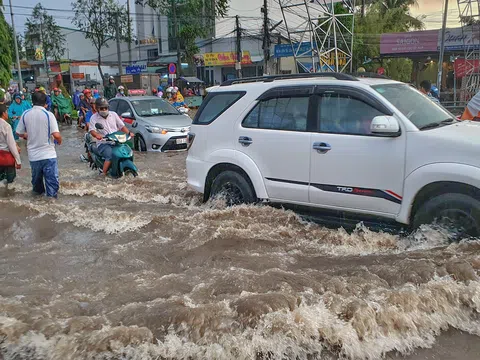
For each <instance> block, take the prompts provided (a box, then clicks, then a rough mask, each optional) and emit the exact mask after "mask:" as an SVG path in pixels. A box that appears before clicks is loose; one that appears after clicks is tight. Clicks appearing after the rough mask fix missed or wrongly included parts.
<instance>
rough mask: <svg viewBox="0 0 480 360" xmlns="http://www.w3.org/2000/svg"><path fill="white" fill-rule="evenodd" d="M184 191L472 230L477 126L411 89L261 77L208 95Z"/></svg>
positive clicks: (336, 78) (194, 133)
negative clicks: (442, 222) (450, 224)
mask: <svg viewBox="0 0 480 360" xmlns="http://www.w3.org/2000/svg"><path fill="white" fill-rule="evenodd" d="M189 146H190V148H189V153H188V158H187V172H188V184H189V185H190V186H191V187H192V188H193V189H195V190H196V191H199V192H201V193H203V194H204V199H205V200H207V199H208V198H209V197H211V196H215V195H217V194H220V193H223V194H225V196H227V199H228V201H229V202H230V203H240V202H246V203H250V202H256V201H259V200H267V201H270V202H274V203H283V204H296V205H303V206H307V207H309V208H322V209H327V210H335V211H336V212H338V211H341V212H346V213H354V214H363V215H374V216H375V217H381V218H384V219H387V218H388V219H394V220H396V221H397V222H399V223H402V224H410V225H412V226H413V227H417V226H419V225H420V224H424V223H430V222H433V221H434V220H445V219H449V221H453V222H454V225H455V226H456V227H459V228H461V229H462V230H463V231H464V232H465V233H467V234H471V235H478V234H479V233H480V123H476V122H470V121H463V122H459V121H457V120H456V119H455V118H454V117H453V115H452V114H451V113H449V112H448V111H446V110H445V109H443V108H442V107H441V106H439V105H436V104H435V103H433V102H432V101H430V100H429V99H428V98H427V97H426V96H423V95H422V94H421V93H419V92H418V91H417V90H415V89H414V88H412V87H411V86H409V85H407V84H404V83H400V82H396V81H392V80H388V79H380V78H356V77H352V76H349V75H345V74H337V73H333V74H331V73H329V74H308V75H300V76H294V75H290V76H270V77H263V78H250V79H240V80H236V81H228V82H226V83H223V84H222V85H221V86H217V87H214V88H212V89H210V91H209V94H208V96H207V98H206V100H205V102H204V103H203V105H202V107H201V108H200V110H199V112H198V113H197V115H196V117H195V119H194V121H193V124H192V127H191V133H190V134H189Z"/></svg>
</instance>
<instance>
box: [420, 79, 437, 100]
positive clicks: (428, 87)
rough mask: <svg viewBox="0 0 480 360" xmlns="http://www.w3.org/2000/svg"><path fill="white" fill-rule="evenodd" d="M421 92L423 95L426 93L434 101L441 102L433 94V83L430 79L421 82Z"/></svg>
mask: <svg viewBox="0 0 480 360" xmlns="http://www.w3.org/2000/svg"><path fill="white" fill-rule="evenodd" d="M419 90H420V92H421V93H422V94H423V95H426V96H427V97H428V98H429V99H430V100H432V101H433V102H434V103H437V104H440V101H439V100H438V99H437V98H435V97H433V96H432V83H431V82H430V81H428V80H423V81H422V82H421V83H420V89H419Z"/></svg>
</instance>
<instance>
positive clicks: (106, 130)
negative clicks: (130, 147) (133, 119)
mask: <svg viewBox="0 0 480 360" xmlns="http://www.w3.org/2000/svg"><path fill="white" fill-rule="evenodd" d="M95 107H96V110H97V113H96V114H93V115H92V117H91V118H90V123H89V126H88V129H89V132H90V135H91V136H93V137H94V138H96V139H97V149H96V153H98V154H99V155H100V156H101V157H103V158H104V159H105V162H104V164H103V172H102V174H103V175H104V176H106V175H107V173H108V169H109V168H110V166H111V164H112V153H113V145H112V144H110V143H108V142H107V141H105V140H104V136H106V135H108V134H111V133H114V132H117V131H122V132H124V133H125V134H130V136H131V137H133V136H134V135H133V134H132V133H130V131H128V129H127V127H126V126H125V124H124V123H123V121H122V120H121V119H120V117H119V116H118V115H117V114H116V113H115V112H113V111H109V110H108V101H107V99H105V98H98V99H97V100H95ZM97 123H99V124H102V125H103V129H102V130H99V129H97V128H95V124H97Z"/></svg>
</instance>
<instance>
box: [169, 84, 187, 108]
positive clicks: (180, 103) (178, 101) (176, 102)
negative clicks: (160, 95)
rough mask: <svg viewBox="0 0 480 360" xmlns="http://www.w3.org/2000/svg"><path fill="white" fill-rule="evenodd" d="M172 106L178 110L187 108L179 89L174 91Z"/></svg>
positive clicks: (175, 88)
mask: <svg viewBox="0 0 480 360" xmlns="http://www.w3.org/2000/svg"><path fill="white" fill-rule="evenodd" d="M172 105H173V106H174V107H176V108H179V107H185V99H184V98H183V95H182V94H181V93H180V91H178V88H177V87H174V88H173V90H172Z"/></svg>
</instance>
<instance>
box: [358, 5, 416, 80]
mask: <svg viewBox="0 0 480 360" xmlns="http://www.w3.org/2000/svg"><path fill="white" fill-rule="evenodd" d="M400 2H401V1H398V6H397V7H393V8H388V6H386V4H387V3H388V4H387V5H389V6H393V5H394V4H393V3H394V2H393V1H388V2H387V1H378V0H377V1H376V2H375V3H373V4H372V5H370V6H368V8H367V10H366V13H365V16H364V17H362V16H361V15H359V16H357V17H356V18H355V35H354V47H353V61H354V69H357V68H358V67H360V66H363V67H366V68H367V69H368V70H370V71H375V70H376V68H377V67H379V66H380V64H379V63H378V62H372V63H369V64H367V65H365V64H364V63H363V62H364V59H365V58H367V59H375V58H379V56H380V38H381V35H382V34H384V33H390V32H404V31H409V30H412V29H413V30H418V29H422V28H423V22H422V19H421V18H413V17H412V16H411V15H410V13H409V8H410V6H411V5H414V4H413V3H414V2H412V1H410V0H406V1H404V2H403V3H404V5H402V4H400ZM405 3H410V5H406V4H405ZM412 18H413V19H414V20H415V21H413V20H412ZM382 66H383V67H384V68H385V70H386V71H387V75H388V76H390V77H392V78H395V79H397V80H401V81H409V80H410V76H411V71H412V62H411V61H409V60H407V59H391V60H385V61H383V63H382Z"/></svg>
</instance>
